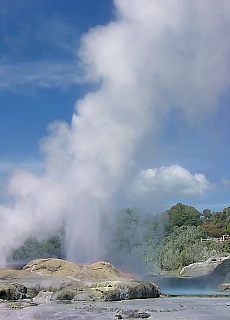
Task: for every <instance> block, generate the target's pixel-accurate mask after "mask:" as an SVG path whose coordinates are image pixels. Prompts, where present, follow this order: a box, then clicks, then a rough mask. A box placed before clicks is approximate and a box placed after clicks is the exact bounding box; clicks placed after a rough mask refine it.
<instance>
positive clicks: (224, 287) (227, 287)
mask: <svg viewBox="0 0 230 320" xmlns="http://www.w3.org/2000/svg"><path fill="white" fill-rule="evenodd" d="M217 290H218V291H221V292H227V293H228V292H229V293H230V283H221V284H219V286H218V287H217Z"/></svg>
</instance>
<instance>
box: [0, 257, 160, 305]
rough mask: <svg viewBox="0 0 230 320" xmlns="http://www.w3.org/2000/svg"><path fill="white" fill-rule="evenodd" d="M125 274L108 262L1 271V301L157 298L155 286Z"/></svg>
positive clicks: (48, 262) (43, 263)
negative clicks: (25, 299)
mask: <svg viewBox="0 0 230 320" xmlns="http://www.w3.org/2000/svg"><path fill="white" fill-rule="evenodd" d="M124 275H125V273H124V272H120V271H119V270H117V269H116V268H115V267H114V266H113V265H112V264H110V263H108V262H103V261H99V262H95V263H92V264H88V265H85V266H79V265H77V264H74V263H72V262H69V261H65V260H61V259H36V260H32V261H30V262H29V263H28V264H27V265H26V266H24V267H23V270H21V271H19V270H10V269H2V270H0V299H5V300H17V299H24V298H30V299H33V300H34V301H35V302H36V301H37V302H38V303H40V302H42V301H44V300H54V301H55V300H69V301H115V300H126V299H136V298H138V299H144V298H156V297H159V296H160V289H159V287H158V286H157V285H156V284H154V283H152V282H143V281H138V280H135V279H128V278H130V276H129V277H126V278H124Z"/></svg>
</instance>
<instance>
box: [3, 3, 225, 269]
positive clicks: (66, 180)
mask: <svg viewBox="0 0 230 320" xmlns="http://www.w3.org/2000/svg"><path fill="white" fill-rule="evenodd" d="M114 2H115V6H116V10H117V17H116V20H115V21H113V22H111V23H110V24H108V25H107V26H104V27H102V26H98V27H96V28H94V29H92V30H90V31H89V32H88V33H87V34H85V35H84V36H83V37H82V42H81V48H80V50H79V57H80V59H81V63H82V67H83V68H84V70H85V80H86V81H89V82H94V83H98V84H99V85H100V87H99V89H98V90H97V91H96V92H92V93H89V94H87V95H86V96H85V97H84V98H83V99H82V100H80V101H78V102H77V103H76V111H75V113H74V115H73V118H72V122H71V124H70V125H68V124H66V123H63V122H61V123H54V124H52V125H51V126H50V134H49V136H48V137H47V138H45V139H44V141H43V143H42V147H41V148H42V151H43V152H44V154H45V171H44V174H43V175H37V174H32V173H30V172H26V171H22V170H18V171H16V172H15V173H14V174H13V176H12V177H11V180H10V183H9V194H10V195H11V196H12V199H14V202H13V204H12V205H11V206H9V207H6V206H0V221H1V222H0V233H1V241H0V260H1V263H2V264H4V262H5V259H6V257H7V255H8V254H9V252H10V251H11V250H12V249H13V248H15V247H17V246H18V245H20V244H22V243H23V241H24V240H25V239H26V238H27V237H28V236H31V235H33V236H34V235H37V236H38V237H39V236H40V237H42V235H43V234H44V233H46V232H52V231H54V230H55V229H56V228H58V227H59V226H60V225H61V223H62V222H63V221H65V223H66V234H67V239H66V241H67V258H68V259H70V260H72V261H78V262H79V261H88V260H94V259H97V258H101V257H102V256H103V252H102V251H101V250H103V248H102V238H103V234H102V235H101V234H100V232H99V230H98V228H97V223H98V219H99V214H100V212H101V211H102V210H106V209H105V208H106V205H107V204H108V202H111V201H112V199H113V197H114V196H116V195H117V194H118V193H119V188H120V186H121V185H122V184H123V182H124V181H126V180H127V179H128V178H129V177H130V176H131V174H132V162H133V160H135V159H134V155H135V152H136V150H137V147H138V146H139V144H140V143H141V141H142V139H144V137H145V136H146V134H147V133H148V132H149V131H150V130H151V131H153V128H156V127H158V124H159V123H161V120H162V117H165V115H166V114H167V112H168V111H170V110H171V109H172V108H177V109H180V110H181V111H182V112H183V113H184V114H185V116H186V118H187V119H189V120H191V121H193V122H194V123H196V122H197V121H198V119H202V118H203V117H205V116H207V115H209V114H210V113H212V112H214V111H215V110H216V108H217V106H218V99H219V96H220V94H222V93H224V92H225V90H226V89H227V87H228V86H229V82H230V77H229V69H230V37H229V30H230V6H229V1H228V0H221V1H218V2H217V1H216V0H202V1H200V0H194V1H190V0H175V1H171V0H164V1H161V0H115V1H114ZM153 172H154V170H153V171H150V172H149V173H153ZM144 173H145V174H146V172H144ZM154 174H155V176H154ZM154 174H153V176H154V179H153V184H155V183H162V181H171V182H172V181H174V180H173V179H174V178H178V175H180V174H181V176H180V179H179V181H180V190H181V191H180V192H188V193H194V194H197V193H199V192H201V191H202V190H204V189H205V188H207V187H208V186H209V182H208V181H207V180H206V178H205V177H204V176H203V175H195V176H192V175H191V174H190V173H189V172H188V171H186V170H185V169H183V168H181V167H179V166H176V167H175V166H172V167H169V168H164V169H163V168H160V169H158V170H156V171H155V173H154ZM167 175H168V176H170V175H171V177H172V180H170V178H167ZM148 179H149V178H148ZM153 184H152V182H151V183H150V185H151V188H152V186H153ZM172 184H173V182H172ZM183 186H185V189H184V191H182V190H183ZM168 192H170V191H168ZM99 248H100V249H99Z"/></svg>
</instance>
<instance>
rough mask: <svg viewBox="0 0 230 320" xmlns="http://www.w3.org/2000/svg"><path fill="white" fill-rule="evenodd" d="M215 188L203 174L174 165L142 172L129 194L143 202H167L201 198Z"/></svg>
mask: <svg viewBox="0 0 230 320" xmlns="http://www.w3.org/2000/svg"><path fill="white" fill-rule="evenodd" d="M213 187H214V185H213V184H212V183H211V182H209V181H208V180H207V179H206V177H205V176H204V175H203V174H201V173H195V174H192V173H190V172H189V171H188V170H186V169H185V168H183V167H181V166H179V165H177V164H173V165H171V166H170V167H164V166H163V167H160V168H151V169H146V170H141V171H140V172H139V174H138V175H137V177H136V178H135V179H134V183H133V186H132V187H131V188H130V190H129V193H130V196H132V197H135V198H136V197H137V198H139V199H142V200H146V199H149V198H150V197H152V198H158V197H159V198H160V199H166V200H167V199H171V198H178V197H200V196H201V195H203V193H204V192H205V191H207V190H209V189H212V188H213ZM155 200H156V199H155Z"/></svg>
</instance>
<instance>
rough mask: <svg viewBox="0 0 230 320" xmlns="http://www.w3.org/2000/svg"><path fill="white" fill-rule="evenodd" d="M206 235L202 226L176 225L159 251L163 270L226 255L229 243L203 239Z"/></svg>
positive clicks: (174, 268)
mask: <svg viewBox="0 0 230 320" xmlns="http://www.w3.org/2000/svg"><path fill="white" fill-rule="evenodd" d="M203 237H205V233H204V230H203V228H202V227H201V226H181V227H175V228H174V229H173V231H172V232H171V233H170V234H169V235H168V236H167V237H166V238H165V240H164V242H163V244H162V246H161V249H160V251H159V257H158V260H159V264H160V266H161V269H163V270H176V269H179V268H182V267H184V266H187V265H189V264H191V263H195V262H198V261H205V260H207V259H208V258H210V257H213V256H216V255H219V254H220V255H225V254H226V252H227V251H228V250H229V245H227V243H226V244H225V243H224V244H222V243H216V242H214V241H205V242H203V241H201V239H202V238H203Z"/></svg>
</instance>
